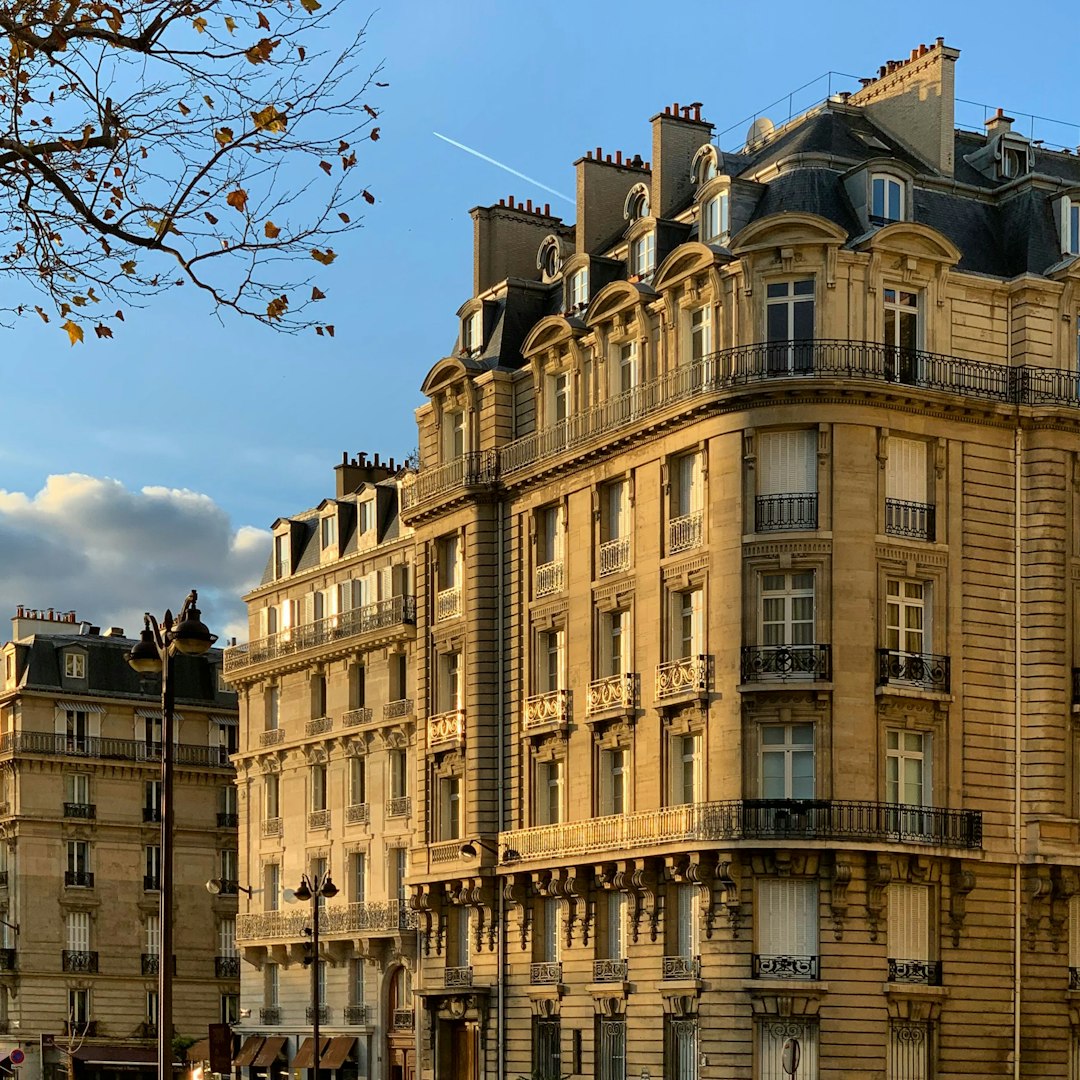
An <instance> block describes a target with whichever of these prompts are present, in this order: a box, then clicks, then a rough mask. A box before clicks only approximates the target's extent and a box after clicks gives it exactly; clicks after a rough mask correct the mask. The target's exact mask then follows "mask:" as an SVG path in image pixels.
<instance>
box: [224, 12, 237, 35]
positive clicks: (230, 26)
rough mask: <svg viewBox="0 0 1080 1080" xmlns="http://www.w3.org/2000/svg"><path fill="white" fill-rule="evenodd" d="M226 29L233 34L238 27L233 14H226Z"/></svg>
mask: <svg viewBox="0 0 1080 1080" xmlns="http://www.w3.org/2000/svg"><path fill="white" fill-rule="evenodd" d="M225 29H226V30H228V31H229V33H230V34H231V33H232V32H233V31H234V30H235V29H236V20H235V19H234V18H233V17H232V16H231V15H226V16H225Z"/></svg>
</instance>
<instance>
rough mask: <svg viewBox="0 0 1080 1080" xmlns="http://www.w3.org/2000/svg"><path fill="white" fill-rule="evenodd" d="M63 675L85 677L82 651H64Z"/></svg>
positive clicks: (84, 660) (84, 659)
mask: <svg viewBox="0 0 1080 1080" xmlns="http://www.w3.org/2000/svg"><path fill="white" fill-rule="evenodd" d="M64 676H65V677H66V678H68V679H85V678H86V655H85V654H84V653H81V652H69V653H64Z"/></svg>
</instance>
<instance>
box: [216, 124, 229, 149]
mask: <svg viewBox="0 0 1080 1080" xmlns="http://www.w3.org/2000/svg"><path fill="white" fill-rule="evenodd" d="M214 138H215V139H217V141H218V145H219V146H228V145H229V143H231V142H232V141H233V129H232V128H231V127H221V128H218V129H217V131H215V132H214Z"/></svg>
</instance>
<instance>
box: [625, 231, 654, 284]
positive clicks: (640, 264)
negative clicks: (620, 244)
mask: <svg viewBox="0 0 1080 1080" xmlns="http://www.w3.org/2000/svg"><path fill="white" fill-rule="evenodd" d="M655 265H656V233H654V232H651V231H650V232H647V233H644V234H643V235H641V236H639V237H638V238H637V239H636V240H635V241H634V242H633V243H632V244H631V245H630V272H631V273H632V274H637V275H638V276H639V277H644V276H645V275H646V274H651V273H652V272H653V267H654V266H655Z"/></svg>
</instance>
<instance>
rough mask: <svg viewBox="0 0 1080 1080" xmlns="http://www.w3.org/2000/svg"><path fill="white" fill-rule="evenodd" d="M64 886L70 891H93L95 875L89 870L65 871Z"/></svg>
mask: <svg viewBox="0 0 1080 1080" xmlns="http://www.w3.org/2000/svg"><path fill="white" fill-rule="evenodd" d="M64 884H65V885H66V886H67V887H68V888H69V889H92V888H93V887H94V875H93V873H92V872H91V871H89V870H65V871H64Z"/></svg>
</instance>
